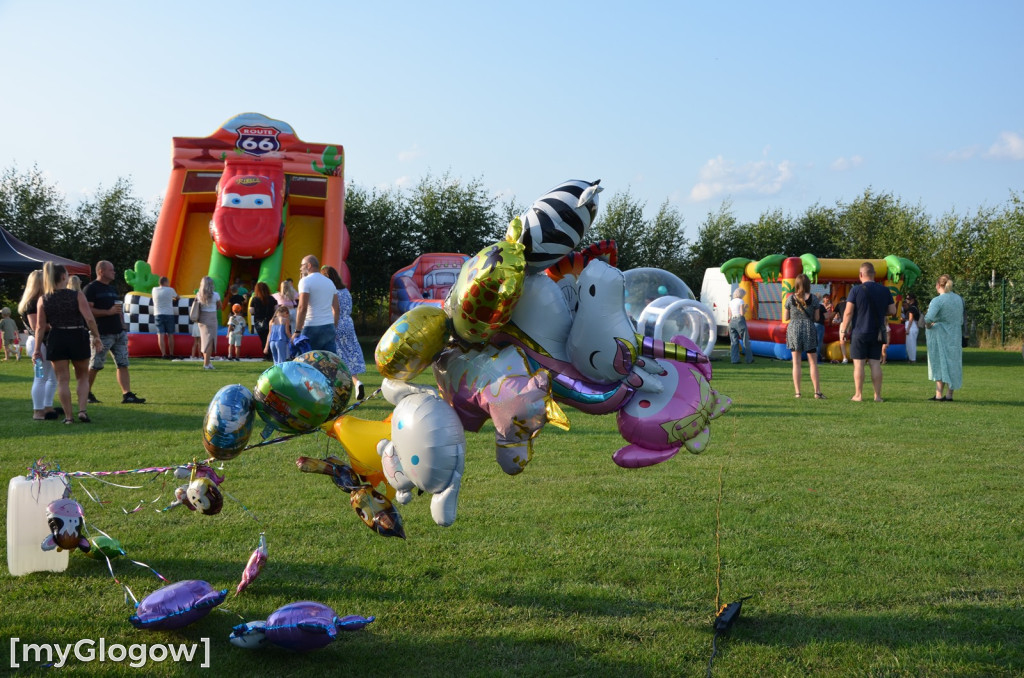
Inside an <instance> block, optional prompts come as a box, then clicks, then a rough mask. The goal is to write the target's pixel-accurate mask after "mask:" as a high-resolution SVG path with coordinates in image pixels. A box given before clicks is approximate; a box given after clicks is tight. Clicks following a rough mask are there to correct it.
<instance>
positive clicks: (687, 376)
mask: <svg viewBox="0 0 1024 678" xmlns="http://www.w3.org/2000/svg"><path fill="white" fill-rule="evenodd" d="M680 343H682V342H680ZM661 364H662V365H664V366H665V371H666V374H664V375H662V376H661V378H662V382H663V385H664V389H663V390H662V391H661V393H647V392H641V391H637V392H636V393H635V394H634V395H633V397H632V398H631V399H630V400H629V402H628V403H626V405H625V406H624V407H623V408H622V409H620V410H619V411H618V413H617V414H616V421H617V423H618V426H619V433H620V434H621V435H622V437H623V438H625V439H626V441H627V442H629V443H630V444H629V445H626V446H625V447H622V448H621V449H619V450H618V451H617V452H616V453H615V454H614V455H612V459H613V460H614V461H615V463H616V464H618V465H619V466H623V467H626V468H639V467H643V466H653V465H654V464H657V463H660V462H663V461H665V460H666V459H670V458H672V457H673V456H675V454H676V453H677V452H678V451H679V448H681V447H683V446H685V447H686V449H688V450H689V451H690V452H692V453H694V454H700V453H701V452H703V451H704V449H705V448H706V447H707V445H708V442H709V441H710V437H711V431H710V428H709V423H710V421H711V420H712V419H714V418H715V417H718V416H720V415H722V414H724V413H725V412H726V411H727V410H728V409H729V408H730V407H731V406H732V400H730V399H729V398H727V397H726V396H723V395H720V394H719V393H718V392H717V391H715V390H714V389H713V388H711V384H710V383H709V382H708V380H707V378H706V377H705V376H704V370H702V369H701V368H702V367H703V366H704V365H694V364H692V363H680V362H676V361H674V360H662V361H661ZM707 371H708V372H710V368H708V370H707Z"/></svg>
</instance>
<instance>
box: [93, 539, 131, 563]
mask: <svg viewBox="0 0 1024 678" xmlns="http://www.w3.org/2000/svg"><path fill="white" fill-rule="evenodd" d="M89 543H90V544H91V545H92V549H91V550H90V551H89V552H87V553H86V554H85V555H87V556H89V557H90V558H93V559H95V560H103V559H104V558H110V559H111V560H112V559H114V558H118V557H120V556H123V555H125V550H124V547H123V546H122V545H121V542H120V541H118V540H117V539H114V538H113V537H108V536H106V535H100V536H98V537H90V538H89Z"/></svg>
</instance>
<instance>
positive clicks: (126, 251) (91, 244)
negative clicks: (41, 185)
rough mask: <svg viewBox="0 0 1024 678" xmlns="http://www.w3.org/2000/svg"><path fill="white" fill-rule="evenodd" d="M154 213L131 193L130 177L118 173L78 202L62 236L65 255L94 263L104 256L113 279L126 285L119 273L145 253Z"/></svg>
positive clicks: (146, 253)
mask: <svg viewBox="0 0 1024 678" xmlns="http://www.w3.org/2000/svg"><path fill="white" fill-rule="evenodd" d="M156 218H157V214H156V212H154V211H153V210H151V209H148V208H147V206H146V204H145V202H143V200H142V199H141V198H139V197H137V196H136V195H134V193H133V187H132V182H131V179H127V178H124V177H121V178H119V179H117V181H115V182H114V185H113V186H111V187H110V188H109V189H108V188H103V187H102V186H100V187H99V188H97V190H96V193H95V195H93V196H92V197H91V198H88V199H86V200H84V201H83V202H81V203H79V205H78V207H77V208H76V209H75V214H74V217H73V218H72V220H71V222H70V223H69V224H67V225H66V227H65V229H64V232H63V233H62V236H61V237H62V239H63V240H64V241H65V242H66V243H67V247H66V250H65V251H66V252H68V254H67V255H66V256H70V257H71V258H72V259H75V260H77V261H81V262H83V263H87V264H89V265H90V266H95V264H96V262H97V261H100V260H107V261H109V262H111V263H112V264H114V269H115V270H116V271H117V278H116V283H115V284H117V285H118V286H119V287H121V286H123V287H125V289H127V285H126V284H125V282H124V277H123V273H124V271H125V270H127V269H130V268H132V267H133V266H135V262H136V261H140V260H142V261H144V260H146V259H147V258H148V257H149V246H150V243H152V241H153V229H154V228H155V227H156Z"/></svg>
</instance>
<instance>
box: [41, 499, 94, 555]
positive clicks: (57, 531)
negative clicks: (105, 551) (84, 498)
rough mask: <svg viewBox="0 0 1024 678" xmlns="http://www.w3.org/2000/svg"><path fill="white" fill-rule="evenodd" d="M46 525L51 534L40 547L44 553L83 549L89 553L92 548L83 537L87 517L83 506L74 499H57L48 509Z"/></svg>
mask: <svg viewBox="0 0 1024 678" xmlns="http://www.w3.org/2000/svg"><path fill="white" fill-rule="evenodd" d="M46 523H47V525H49V526H50V534H49V536H47V537H46V539H44V540H43V543H42V544H41V545H40V547H41V548H42V550H44V551H52V550H54V549H57V550H58V551H73V550H75V549H82V551H83V552H85V553H88V552H89V550H90V549H91V548H92V546H91V545H90V544H89V540H88V539H86V538H85V537H83V536H82V528H83V527H84V526H85V516H84V515H83V513H82V506H81V504H79V503H78V502H77V501H75V500H74V499H67V498H64V499H57V500H55V501H52V502H50V504H49V505H48V506H47V507H46Z"/></svg>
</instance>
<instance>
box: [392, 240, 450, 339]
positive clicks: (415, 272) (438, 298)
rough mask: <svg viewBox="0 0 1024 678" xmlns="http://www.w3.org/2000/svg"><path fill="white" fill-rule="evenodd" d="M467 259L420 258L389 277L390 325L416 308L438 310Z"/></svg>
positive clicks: (423, 255)
mask: <svg viewBox="0 0 1024 678" xmlns="http://www.w3.org/2000/svg"><path fill="white" fill-rule="evenodd" d="M467 259H469V255H466V254H450V253H434V254H421V255H420V256H418V257H416V259H415V260H413V262H412V263H411V264H409V265H408V266H406V267H405V268H400V269H398V271H396V272H395V274H394V275H393V276H391V295H390V303H389V306H390V309H391V311H390V312H391V322H395V321H396V320H398V317H399V316H400V315H402V314H403V313H405V312H406V311H409V310H411V309H413V308H415V307H417V306H422V305H424V304H426V305H429V306H437V307H438V308H440V307H441V304H442V303H444V300H445V297H447V296H448V291H449V290H451V288H452V286H453V285H455V281H456V280H458V278H459V269H461V268H462V265H463V264H464V263H466V260H467Z"/></svg>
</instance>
